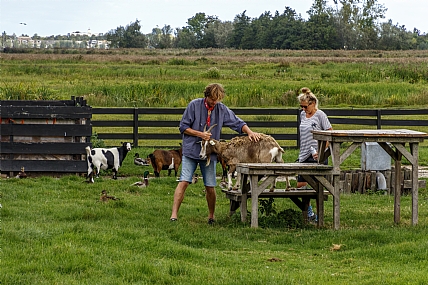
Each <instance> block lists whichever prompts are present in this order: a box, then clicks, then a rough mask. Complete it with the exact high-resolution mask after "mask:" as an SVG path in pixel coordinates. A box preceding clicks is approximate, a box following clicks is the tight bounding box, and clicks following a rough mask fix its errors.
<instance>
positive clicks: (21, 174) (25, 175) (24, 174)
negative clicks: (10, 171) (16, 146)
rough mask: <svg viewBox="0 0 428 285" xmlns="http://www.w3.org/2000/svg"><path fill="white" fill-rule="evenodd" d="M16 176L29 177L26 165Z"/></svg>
mask: <svg viewBox="0 0 428 285" xmlns="http://www.w3.org/2000/svg"><path fill="white" fill-rule="evenodd" d="M16 178H27V173H25V171H24V167H21V171H20V172H19V173H18V175H16Z"/></svg>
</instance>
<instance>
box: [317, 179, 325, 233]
mask: <svg viewBox="0 0 428 285" xmlns="http://www.w3.org/2000/svg"><path fill="white" fill-rule="evenodd" d="M316 191H317V200H316V201H317V215H318V227H322V226H324V187H323V186H322V184H321V183H320V182H317V189H316Z"/></svg>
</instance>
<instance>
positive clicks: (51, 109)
mask: <svg viewBox="0 0 428 285" xmlns="http://www.w3.org/2000/svg"><path fill="white" fill-rule="evenodd" d="M1 116H2V118H12V119H45V118H46V119H54V118H56V119H78V118H91V117H92V108H91V107H74V106H2V107H1Z"/></svg>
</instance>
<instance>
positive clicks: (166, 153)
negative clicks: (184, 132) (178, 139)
mask: <svg viewBox="0 0 428 285" xmlns="http://www.w3.org/2000/svg"><path fill="white" fill-rule="evenodd" d="M182 153H183V149H182V148H179V149H172V150H163V149H157V150H155V151H154V152H153V153H151V154H149V155H148V162H150V163H151V164H152V166H153V172H154V174H155V176H156V177H159V174H160V171H161V170H168V176H171V171H172V170H173V169H174V171H175V176H177V172H178V168H179V167H180V164H181V157H182Z"/></svg>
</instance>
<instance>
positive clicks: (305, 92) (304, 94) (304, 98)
mask: <svg viewBox="0 0 428 285" xmlns="http://www.w3.org/2000/svg"><path fill="white" fill-rule="evenodd" d="M300 92H301V93H300V95H299V96H297V100H299V103H302V102H307V103H308V104H310V103H315V109H318V99H317V97H316V96H315V95H314V93H312V91H311V90H310V89H309V88H308V87H303V88H302V89H301V90H300Z"/></svg>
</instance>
